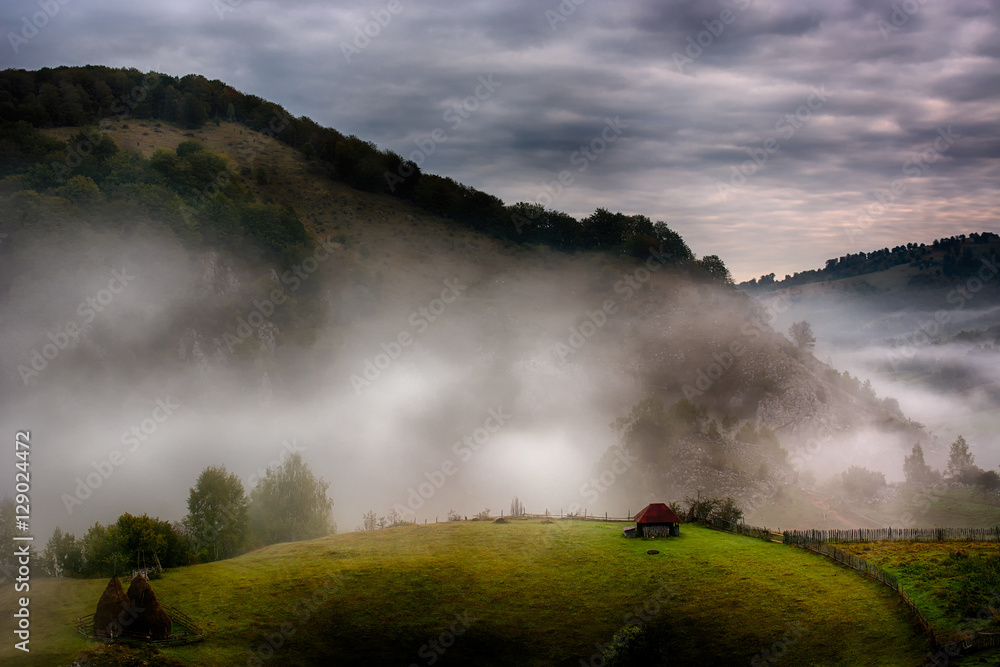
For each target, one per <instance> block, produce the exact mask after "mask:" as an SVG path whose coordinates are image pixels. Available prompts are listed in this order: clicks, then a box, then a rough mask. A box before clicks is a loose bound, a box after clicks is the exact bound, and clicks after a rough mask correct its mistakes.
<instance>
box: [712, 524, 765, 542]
mask: <svg viewBox="0 0 1000 667" xmlns="http://www.w3.org/2000/svg"><path fill="white" fill-rule="evenodd" d="M705 525H706V526H708V527H709V528H718V529H719V530H724V531H726V532H729V533H736V534H737V535H746V536H747V537H756V538H757V539H759V540H764V541H765V542H781V541H782V539H781V537H782V536H781V533H775V532H772V531H771V530H770V529H768V528H760V527H759V526H748V525H746V524H745V523H732V522H730V521H721V520H719V519H713V520H712V521H711V522H709V523H706V524H705Z"/></svg>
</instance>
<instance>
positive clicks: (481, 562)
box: [0, 521, 926, 666]
mask: <svg viewBox="0 0 1000 667" xmlns="http://www.w3.org/2000/svg"><path fill="white" fill-rule="evenodd" d="M620 529H621V524H614V523H603V522H573V521H565V522H558V523H552V524H543V523H541V522H537V521H517V522H512V523H508V524H503V525H500V524H495V523H489V522H458V523H448V524H433V525H427V526H409V527H402V528H396V529H388V530H382V531H376V532H374V533H351V534H345V535H338V536H333V537H329V538H324V539H320V540H314V541H311V542H302V543H293V544H283V545H276V546H273V547H269V548H267V549H262V550H259V551H256V552H254V553H251V554H247V555H245V556H242V557H240V558H236V559H233V560H229V561H223V562H217V563H212V564H208V565H199V566H194V567H188V568H180V569H177V570H174V571H171V572H168V573H167V574H166V575H165V576H164V577H163V578H162V579H160V580H158V581H155V582H153V583H154V588H155V590H156V593H157V596H158V597H159V598H160V600H162V601H164V602H166V603H169V604H173V605H176V606H177V607H179V608H181V609H183V610H185V611H187V612H188V613H189V614H190V615H192V616H193V617H195V618H196V619H197V620H199V621H200V622H201V623H202V624H203V625H204V626H206V627H207V629H208V632H209V636H208V639H207V640H206V641H205V642H203V643H201V644H196V645H193V646H188V647H182V648H175V649H169V650H166V651H165V653H167V654H169V655H171V656H174V657H176V658H178V659H180V660H181V661H183V662H184V663H186V664H191V665H233V664H245V663H246V661H247V660H248V659H249V654H248V653H247V652H248V650H253V651H257V649H258V647H260V646H261V645H262V644H264V643H265V642H266V638H267V637H268V636H270V637H272V640H273V641H274V643H276V644H277V643H280V644H281V646H280V648H278V649H277V653H276V654H275V655H274V656H272V660H273V662H271V663H270V664H282V665H310V664H369V665H371V664H413V663H415V664H430V662H429V657H428V656H430V655H431V653H430V652H433V649H432V648H431V647H430V645H429V642H430V641H431V640H438V639H439V638H441V637H442V633H444V638H443V642H444V643H445V644H450V643H451V637H449V636H448V634H447V633H448V632H449V628H454V629H455V630H456V631H458V632H461V634H459V635H458V636H457V637H455V638H454V645H453V646H451V647H450V648H448V649H447V650H446V652H445V653H444V654H443V655H440V656H439V658H440V659H439V660H438V661H436V663H437V664H444V665H448V664H456V665H457V664H489V665H578V664H580V660H581V659H582V660H584V662H585V664H586V663H589V662H590V661H591V658H592V657H593V656H594V654H595V653H597V652H598V651H599V648H598V645H603V644H605V643H607V642H609V641H610V640H611V639H612V637H613V636H614V635H615V633H616V632H617V631H618V630H620V629H621V628H622V627H623V626H624V625H628V624H635V623H640V624H646V625H647V626H648V633H649V635H650V636H651V637H652V638H653V639H654V640H656V641H663V642H664V643H666V645H668V646H669V647H670V655H671V656H672V658H673V659H672V661H671V663H670V664H709V663H712V662H714V661H721V660H723V659H726V660H739V661H743V662H746V661H749V660H751V659H753V658H754V657H755V656H757V655H758V654H760V652H761V651H763V650H765V649H773V648H774V647H775V643H776V642H779V641H783V642H784V646H785V648H786V650H787V655H786V656H785V657H784V658H783V659H782V663H783V664H789V665H793V664H794V665H805V664H814V665H844V664H878V665H913V664H916V663H917V662H918V661H919V659H920V657H921V656H922V655H924V652H925V649H926V645H925V642H924V640H923V638H922V637H921V636H919V635H918V634H916V632H915V631H914V630H913V629H912V628H911V627H910V625H909V624H908V622H907V620H906V618H905V615H904V614H903V612H902V611H901V609H900V607H899V605H898V603H897V601H896V599H895V598H894V597H893V596H892V595H891V594H890V593H889V592H888V590H887V589H885V588H884V587H881V586H879V585H876V584H874V583H872V582H869V581H865V580H864V579H862V578H861V577H859V576H857V575H856V574H855V573H853V572H851V571H848V570H845V569H843V568H841V567H838V566H836V565H834V564H832V563H831V562H829V561H828V560H826V559H824V558H822V557H819V556H816V555H814V554H811V553H808V552H805V551H801V550H798V549H794V548H791V547H787V546H784V545H781V544H777V543H765V542H762V541H759V540H754V539H750V538H746V537H739V536H734V535H730V534H726V533H719V532H714V531H710V530H707V529H704V528H700V527H697V526H693V525H685V526H684V527H683V529H682V536H681V537H680V538H679V539H669V540H662V539H660V540H655V541H645V540H626V539H624V538H623V537H621V533H620ZM650 548H655V549H658V550H659V551H660V553H659V554H658V555H647V553H646V551H647V549H650ZM105 583H106V582H105V581H103V580H89V581H80V580H40V581H36V582H33V584H32V618H33V619H34V624H33V626H32V629H33V635H32V644H31V647H32V652H31V654H30V655H27V656H23V657H22V656H19V663H18V664H24V665H46V666H48V665H55V664H67V663H68V662H69V661H70V659H71V658H72V657H73V656H74V655H76V654H77V652H79V651H80V650H82V649H84V648H86V647H87V645H88V643H87V642H86V641H84V640H83V639H82V638H80V637H79V636H77V635H76V633H75V630H74V628H73V619H74V617H76V616H78V615H83V614H86V613H90V612H91V611H93V607H94V605H95V604H96V600H97V598H98V596H99V595H100V592H101V590H102V588H103V587H104V585H105ZM12 602H13V599H12V594H11V590H10V589H9V588H7V589H5V590H4V591H3V593H2V596H0V614H4V615H7V614H9V613H12ZM313 605H314V606H313ZM310 607H311V610H310ZM283 624H284V625H283ZM465 624H468V628H467V629H465V628H464V627H463V626H464V625H465ZM282 631H284V633H285V635H286V637H284V638H282V637H281V633H282ZM91 645H93V644H91ZM779 649H780V646H779ZM422 650H423V655H422V654H421V651H422ZM13 653H14V651H13V649H12V647H11V646H10V644H9V643H7V644H5V645H4V646H3V647H2V648H0V661H7V660H10V659H12V657H13ZM263 654H264V655H267V654H268V651H266V650H264V651H263ZM254 664H256V663H254Z"/></svg>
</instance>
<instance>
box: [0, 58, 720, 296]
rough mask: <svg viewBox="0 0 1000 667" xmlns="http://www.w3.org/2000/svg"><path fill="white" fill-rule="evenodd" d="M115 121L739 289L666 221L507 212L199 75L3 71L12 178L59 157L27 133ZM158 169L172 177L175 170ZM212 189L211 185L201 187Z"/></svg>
mask: <svg viewBox="0 0 1000 667" xmlns="http://www.w3.org/2000/svg"><path fill="white" fill-rule="evenodd" d="M109 117H111V118H115V117H116V118H118V119H119V120H120V121H121V120H127V119H135V120H153V121H163V122H169V123H175V124H178V125H180V126H182V127H184V128H188V129H197V128H199V127H202V126H203V125H204V124H205V123H207V122H215V123H219V122H221V121H222V120H227V121H233V122H238V123H241V124H243V125H245V126H246V127H248V128H250V129H251V130H253V131H255V132H260V133H262V134H264V135H265V136H268V137H271V138H274V139H277V140H278V141H281V142H283V143H285V144H287V145H289V146H291V147H293V148H295V149H296V150H298V151H299V152H300V153H301V154H302V156H303V157H304V158H305V159H306V160H307V163H308V166H309V169H310V170H311V171H313V172H314V173H318V174H322V175H324V176H326V177H328V178H331V179H333V180H337V181H340V182H343V183H346V184H347V185H349V186H351V187H353V188H356V189H358V190H363V191H367V192H373V193H378V194H384V195H388V196H392V197H397V198H399V199H402V200H405V201H408V202H411V203H412V204H414V205H416V206H417V207H419V208H422V209H423V210H425V211H428V212H430V213H433V214H436V215H439V216H442V217H444V218H447V219H449V220H451V221H453V222H454V223H455V224H458V225H461V226H464V227H467V228H470V229H473V230H476V231H479V232H481V233H483V234H486V235H489V236H492V237H494V238H499V239H503V240H506V241H511V242H516V243H524V244H539V245H546V246H550V247H553V248H556V249H558V250H562V251H567V252H569V251H575V250H597V251H606V252H613V253H622V254H627V255H632V256H636V257H640V258H643V259H645V258H647V257H648V255H649V252H650V248H651V247H656V248H657V249H658V252H659V254H660V256H661V261H669V262H672V263H676V264H679V265H682V266H685V267H687V268H688V269H690V270H691V271H692V272H693V273H694V275H696V276H700V277H703V278H705V279H707V280H711V281H716V282H724V283H725V282H729V272H728V270H727V269H726V267H725V264H724V263H723V262H722V260H721V259H720V258H719V257H718V256H715V255H710V256H706V257H703V258H702V259H700V260H697V259H696V258H695V256H694V254H693V253H692V252H691V250H690V249H689V248H688V246H687V244H686V243H685V242H684V240H683V239H682V238H681V237H680V235H678V234H677V233H676V232H674V231H672V230H670V229H669V227H668V226H667V224H666V223H664V222H656V223H654V222H652V221H651V220H649V218H647V217H646V216H643V215H626V214H623V213H612V212H610V211H607V210H604V209H597V210H596V211H595V212H594V214H593V215H591V216H588V217H586V218H583V219H582V220H578V219H576V218H574V217H573V216H570V215H568V214H566V213H562V212H559V211H555V210H551V209H547V208H545V207H544V206H542V205H541V204H537V203H526V202H520V203H516V204H513V205H511V206H506V205H504V203H503V201H501V200H500V199H499V198H497V197H495V196H493V195H491V194H488V193H486V192H482V191H480V190H477V189H475V188H472V187H469V186H467V185H464V184H461V183H458V182H457V181H455V180H453V179H451V178H447V177H442V176H437V175H434V174H430V173H425V172H423V171H422V170H421V167H420V164H419V162H420V161H422V158H421V157H420V151H415V152H414V153H412V154H411V155H410V156H409V157H408V158H407V157H403V156H401V155H399V154H398V153H396V152H394V151H389V150H380V149H379V148H378V147H377V146H376V145H375V144H374V143H372V142H370V141H364V140H362V139H360V138H358V137H356V136H354V135H348V136H345V135H343V134H342V133H340V132H338V131H337V130H335V129H332V128H327V127H323V126H321V125H319V124H318V123H316V122H315V121H313V120H312V119H310V118H308V117H306V116H302V117H300V118H295V117H293V116H292V115H291V114H289V113H288V112H287V111H286V110H285V109H284V108H282V107H281V106H280V105H278V104H274V103H273V102H268V101H266V100H263V99H261V98H259V97H257V96H254V95H248V94H244V93H240V92H239V91H237V90H235V89H234V88H232V87H231V86H227V85H226V84H224V83H223V82H222V81H219V80H208V79H206V78H205V77H202V76H198V75H188V76H184V77H172V76H169V75H166V74H160V73H156V72H149V73H146V74H143V73H142V72H139V71H138V70H136V69H134V68H120V69H115V68H110V67H100V66H85V67H58V68H55V69H50V68H44V69H40V70H37V71H25V70H14V69H8V70H5V71H2V72H0V118H3V119H4V124H3V127H2V128H0V164H6V165H8V166H9V167H8V172H9V171H10V170H11V169H13V171H14V172H15V173H20V172H22V171H24V170H25V169H27V168H28V167H30V165H31V164H34V163H35V162H36V161H38V159H39V158H43V154H44V153H46V151H47V150H48V149H52V148H53V146H54V144H52V143H51V140H49V145H45V144H46V141H43V140H39V139H37V137H35V138H32V139H31V141H30V143H31V144H33V145H32V146H27V147H26V146H25V145H24V144H25V142H24V141H23V140H22V139H21V137H20V136H19V135H21V134H24V133H25V132H26V131H27V130H26V128H43V127H57V126H84V125H88V124H90V125H93V124H97V123H98V122H100V121H101V120H102V119H107V118H109ZM157 164H158V166H160V167H162V168H163V170H164V171H167V172H170V171H172V170H171V165H170V164H169V162H164V161H163V160H160V161H158V163H157ZM79 174H80V175H83V176H84V177H90V176H88V175H87V174H86V173H84V172H79ZM3 175H4V174H3V173H0V176H3ZM192 175H193V174H192ZM264 177H265V178H266V175H265V176H264ZM207 185H208V183H207V182H201V183H200V185H195V186H194V187H195V189H200V188H204V187H206V186H207Z"/></svg>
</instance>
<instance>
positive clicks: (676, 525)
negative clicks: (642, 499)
mask: <svg viewBox="0 0 1000 667" xmlns="http://www.w3.org/2000/svg"><path fill="white" fill-rule="evenodd" d="M635 528H636V536H637V537H678V536H679V535H680V534H681V518H680V517H679V516H677V513H676V512H674V511H673V510H672V509H670V508H669V507H668V506H667V504H666V503H650V504H648V505H646V506H645V507H644V508H642V509H641V510H640V511H639V513H638V514H636V515H635Z"/></svg>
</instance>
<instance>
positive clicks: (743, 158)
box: [0, 0, 1000, 280]
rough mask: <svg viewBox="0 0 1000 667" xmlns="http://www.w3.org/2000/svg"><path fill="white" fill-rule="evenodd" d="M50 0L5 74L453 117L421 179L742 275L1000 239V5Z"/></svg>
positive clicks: (371, 123) (335, 114)
mask: <svg viewBox="0 0 1000 667" xmlns="http://www.w3.org/2000/svg"><path fill="white" fill-rule="evenodd" d="M47 6H49V7H50V10H49V13H50V14H51V16H44V17H43V18H44V19H45V20H44V21H43V20H42V19H41V18H38V13H39V12H40V11H43V10H44V7H43V5H42V4H38V3H36V2H28V1H26V0H17V1H16V2H9V3H5V4H4V5H3V6H2V7H0V27H2V29H3V34H4V36H5V39H4V42H5V43H4V44H2V45H0V67H5V68H6V67H15V68H24V69H37V68H41V67H56V66H59V65H84V64H100V65H108V66H114V67H136V68H138V69H140V70H156V71H160V72H165V73H168V74H171V75H176V76H182V75H185V74H190V73H196V74H201V75H204V76H206V77H208V78H211V79H220V80H222V81H224V82H226V83H228V84H229V85H232V86H233V87H235V88H237V89H239V90H241V91H243V92H245V93H251V94H255V95H258V96H260V97H263V98H265V99H269V100H272V101H274V102H277V103H279V104H281V105H282V106H284V107H285V108H286V109H288V110H289V111H290V112H291V113H293V114H295V115H296V116H309V117H310V118H312V119H314V120H316V121H317V122H319V123H320V124H322V125H326V126H330V127H334V128H336V129H338V130H339V131H341V132H343V133H345V134H356V135H358V136H359V137H362V138H364V139H366V140H371V141H374V142H375V143H376V144H378V145H379V147H380V148H388V149H391V150H394V151H396V152H398V153H400V154H403V155H406V156H409V155H410V154H411V153H413V152H414V151H416V150H418V146H420V145H421V144H423V145H424V146H427V145H428V144H427V143H426V142H427V139H428V138H429V136H430V134H431V132H432V131H434V130H435V129H437V128H440V129H441V130H442V131H443V132H444V134H445V135H446V140H445V141H444V142H438V143H436V144H434V150H433V153H432V154H430V155H427V156H426V157H425V158H424V159H423V164H422V167H423V168H424V170H425V171H428V172H431V173H436V174H441V175H444V176H450V177H453V178H455V179H456V180H459V181H460V182H463V183H466V184H468V185H471V186H473V187H476V188H479V189H482V190H485V191H487V192H490V193H492V194H495V195H497V196H499V197H500V198H502V199H503V200H504V201H505V202H507V203H514V202H517V201H540V202H542V203H546V204H550V205H551V206H552V207H553V208H556V209H559V210H562V211H566V212H568V213H571V214H573V215H577V216H584V215H587V214H589V213H591V212H592V211H593V210H594V209H595V208H597V207H599V206H603V207H606V208H609V209H612V210H620V211H623V212H627V213H642V214H645V215H648V216H649V217H650V218H652V219H654V220H664V221H666V222H667V223H668V224H670V225H671V227H673V228H674V229H676V230H677V231H678V232H680V233H681V234H682V235H683V236H684V238H685V239H686V240H687V241H688V242H689V244H690V245H691V247H692V249H693V250H694V251H695V252H696V253H697V254H699V255H706V254H718V255H719V256H721V257H722V258H723V259H724V260H725V261H726V263H727V265H728V266H729V267H730V269H731V270H732V272H733V274H734V276H735V277H736V278H737V279H738V280H744V279H747V278H750V277H754V276H757V275H760V274H763V273H770V272H772V271H773V272H775V273H777V274H778V275H779V277H780V276H783V275H784V274H785V273H792V272H794V271H800V270H806V269H810V268H819V267H822V266H823V264H824V263H825V260H826V259H828V258H831V257H836V256H840V255H843V254H845V253H849V252H850V253H854V252H859V251H863V250H873V249H877V248H881V247H892V246H894V245H899V244H905V243H907V242H913V241H917V242H920V241H923V242H929V241H931V240H932V239H934V238H938V237H942V236H950V235H952V234H960V233H969V232H973V231H983V230H992V231H1000V224H998V222H1000V214H998V213H997V211H998V210H1000V206H998V204H1000V194H998V191H997V183H998V176H1000V166H998V165H1000V162H998V158H1000V125H998V122H997V121H998V120H1000V104H998V97H1000V67H998V62H997V60H998V58H1000V39H998V25H1000V9H998V8H997V6H996V5H995V4H993V3H990V2H988V1H987V0H961V1H959V2H952V3H927V2H921V1H919V0H908V1H907V2H896V3H893V2H889V1H888V0H885V1H875V2H871V1H862V0H856V1H854V2H848V1H840V2H818V1H812V2H790V1H787V0H782V1H770V2H766V1H762V0H733V1H732V2H720V3H677V2H669V3H662V2H651V1H649V0H629V1H624V2H618V3H610V2H602V1H600V0H563V1H562V2H557V1H556V0H547V1H546V2H542V3H529V2H525V1H519V2H510V3H504V4H503V5H502V6H498V5H496V4H495V3H487V2H484V1H476V2H463V3H456V2H438V3H434V4H421V3H414V2H412V0H392V1H389V0H385V1H383V0H375V1H372V2H347V3H338V6H336V7H333V6H326V5H324V4H323V3H316V2H309V1H306V0H299V1H297V2H286V3H280V4H279V3H277V2H272V1H271V0H245V1H242V2H241V1H240V0H183V1H181V2H175V3H170V4H162V3H161V4H153V5H146V4H143V5H136V4H134V3H126V2H122V1H120V0H103V1H97V2H89V3H82V2H68V1H67V2H66V3H65V4H59V3H58V1H57V0H52V3H51V5H47ZM57 6H58V11H55V12H53V11H52V9H51V8H55V7H57ZM33 20H34V22H35V23H36V24H39V25H41V27H39V28H38V29H37V34H34V33H32V31H31V30H30V29H28V28H26V27H25V26H26V25H27V24H26V23H25V21H28V22H29V24H30V22H31V21H33ZM366 30H367V34H365V31H366ZM12 34H13V35H15V37H14V38H13V39H12V37H11V35H12ZM28 34H30V35H31V36H30V38H28V39H23V35H28ZM18 37H22V38H18ZM484 81H487V82H489V85H485V84H484ZM477 94H478V98H477ZM609 124H617V126H618V127H620V134H617V135H614V133H610V132H605V128H606V127H608V126H609ZM602 132H603V133H604V137H602ZM610 136H614V141H610V140H608V138H609V137H610ZM428 152H430V151H425V153H428ZM563 170H566V171H568V172H569V173H570V174H571V175H572V183H571V184H570V185H569V186H568V187H565V188H563V189H562V191H559V189H558V188H556V187H551V186H550V187H548V188H546V184H554V183H555V182H556V181H557V179H558V176H559V173H560V172H561V171H563ZM862 211H863V212H864V213H862Z"/></svg>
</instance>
